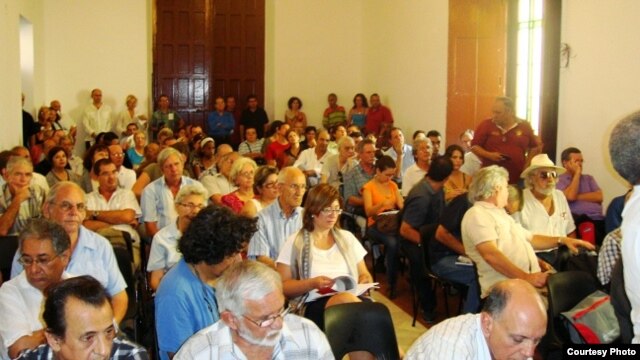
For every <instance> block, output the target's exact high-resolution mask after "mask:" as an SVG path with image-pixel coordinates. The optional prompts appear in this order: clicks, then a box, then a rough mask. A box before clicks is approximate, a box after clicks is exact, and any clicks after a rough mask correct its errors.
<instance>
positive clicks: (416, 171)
mask: <svg viewBox="0 0 640 360" xmlns="http://www.w3.org/2000/svg"><path fill="white" fill-rule="evenodd" d="M426 175H427V172H426V171H425V170H422V169H420V167H419V166H418V164H413V165H411V166H409V168H408V169H407V171H405V172H404V174H402V196H404V197H407V196H409V191H411V188H413V186H414V185H415V184H417V183H418V182H419V181H420V180H422V179H424V177H425V176H426Z"/></svg>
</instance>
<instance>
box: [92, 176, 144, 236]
mask: <svg viewBox="0 0 640 360" xmlns="http://www.w3.org/2000/svg"><path fill="white" fill-rule="evenodd" d="M87 209H89V210H96V211H110V210H124V209H131V210H133V211H135V212H136V218H140V217H141V216H142V210H141V209H140V205H138V200H137V199H136V196H135V194H134V193H133V191H131V190H128V189H120V188H119V189H117V190H116V191H115V192H114V193H113V195H111V198H110V199H109V201H108V202H107V199H105V198H104V196H102V194H100V192H99V191H98V190H95V191H93V192H91V193H89V194H87ZM111 227H112V228H114V229H116V230H120V231H126V232H127V233H129V234H130V235H131V238H132V239H133V242H134V243H139V242H140V235H138V232H137V231H136V230H135V229H134V228H133V227H132V226H131V225H129V224H117V225H112V226H111Z"/></svg>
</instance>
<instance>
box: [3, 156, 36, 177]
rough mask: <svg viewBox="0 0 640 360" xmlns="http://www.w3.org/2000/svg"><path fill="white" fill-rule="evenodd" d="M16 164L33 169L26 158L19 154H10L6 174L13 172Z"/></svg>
mask: <svg viewBox="0 0 640 360" xmlns="http://www.w3.org/2000/svg"><path fill="white" fill-rule="evenodd" d="M18 166H26V167H28V168H29V169H31V171H33V164H32V163H31V161H29V160H28V159H25V158H23V157H19V156H11V157H9V161H7V167H6V169H7V174H11V173H13V169H14V168H16V167H18Z"/></svg>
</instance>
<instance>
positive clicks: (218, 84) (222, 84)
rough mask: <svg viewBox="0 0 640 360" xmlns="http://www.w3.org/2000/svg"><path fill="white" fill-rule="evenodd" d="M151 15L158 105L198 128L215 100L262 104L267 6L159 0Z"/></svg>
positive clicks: (226, 0)
mask: <svg viewBox="0 0 640 360" xmlns="http://www.w3.org/2000/svg"><path fill="white" fill-rule="evenodd" d="M153 14H154V22H153V23H154V29H153V34H154V37H153V77H152V78H153V80H152V81H153V85H152V86H153V97H154V99H157V98H158V97H159V96H160V95H161V94H166V95H168V96H169V99H170V100H171V108H173V109H175V110H177V111H178V112H179V113H180V115H181V116H182V118H183V119H185V121H186V123H187V124H199V125H204V123H205V121H206V118H207V115H208V113H209V112H210V111H212V110H213V104H214V100H215V97H217V96H225V97H226V96H229V95H233V96H235V97H236V99H237V104H238V106H239V107H244V105H245V98H246V96H247V95H249V94H255V95H257V96H258V99H259V101H261V102H262V101H263V99H264V38H265V29H264V24H265V3H264V0H155V3H154V11H153ZM154 107H155V104H154Z"/></svg>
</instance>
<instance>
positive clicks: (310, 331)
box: [174, 314, 334, 360]
mask: <svg viewBox="0 0 640 360" xmlns="http://www.w3.org/2000/svg"><path fill="white" fill-rule="evenodd" d="M280 334H281V336H280V340H279V341H278V342H277V343H276V345H275V347H274V349H273V354H272V356H271V359H273V360H284V359H295V360H329V359H331V360H333V359H334V357H333V353H332V352H331V347H330V346H329V342H328V341H327V338H326V336H325V335H324V333H322V331H320V329H319V328H318V327H317V326H316V324H314V323H313V322H311V320H308V319H305V318H303V317H300V316H297V315H293V314H288V315H286V316H285V317H284V318H283V322H282V330H281V332H280ZM174 359H175V360H182V359H185V360H186V359H188V360H211V359H218V360H245V359H247V357H246V355H245V354H244V353H243V352H242V350H241V349H240V348H239V347H238V346H235V345H234V343H233V338H232V337H231V330H230V329H229V327H228V326H227V324H226V323H225V322H224V321H222V320H220V321H218V322H216V323H215V324H213V325H211V326H208V327H206V328H204V329H202V330H200V331H198V332H197V333H196V334H195V335H193V336H192V337H190V338H189V340H187V341H186V342H185V343H184V344H183V345H182V347H180V350H179V351H178V353H177V354H176V356H175V357H174Z"/></svg>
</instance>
